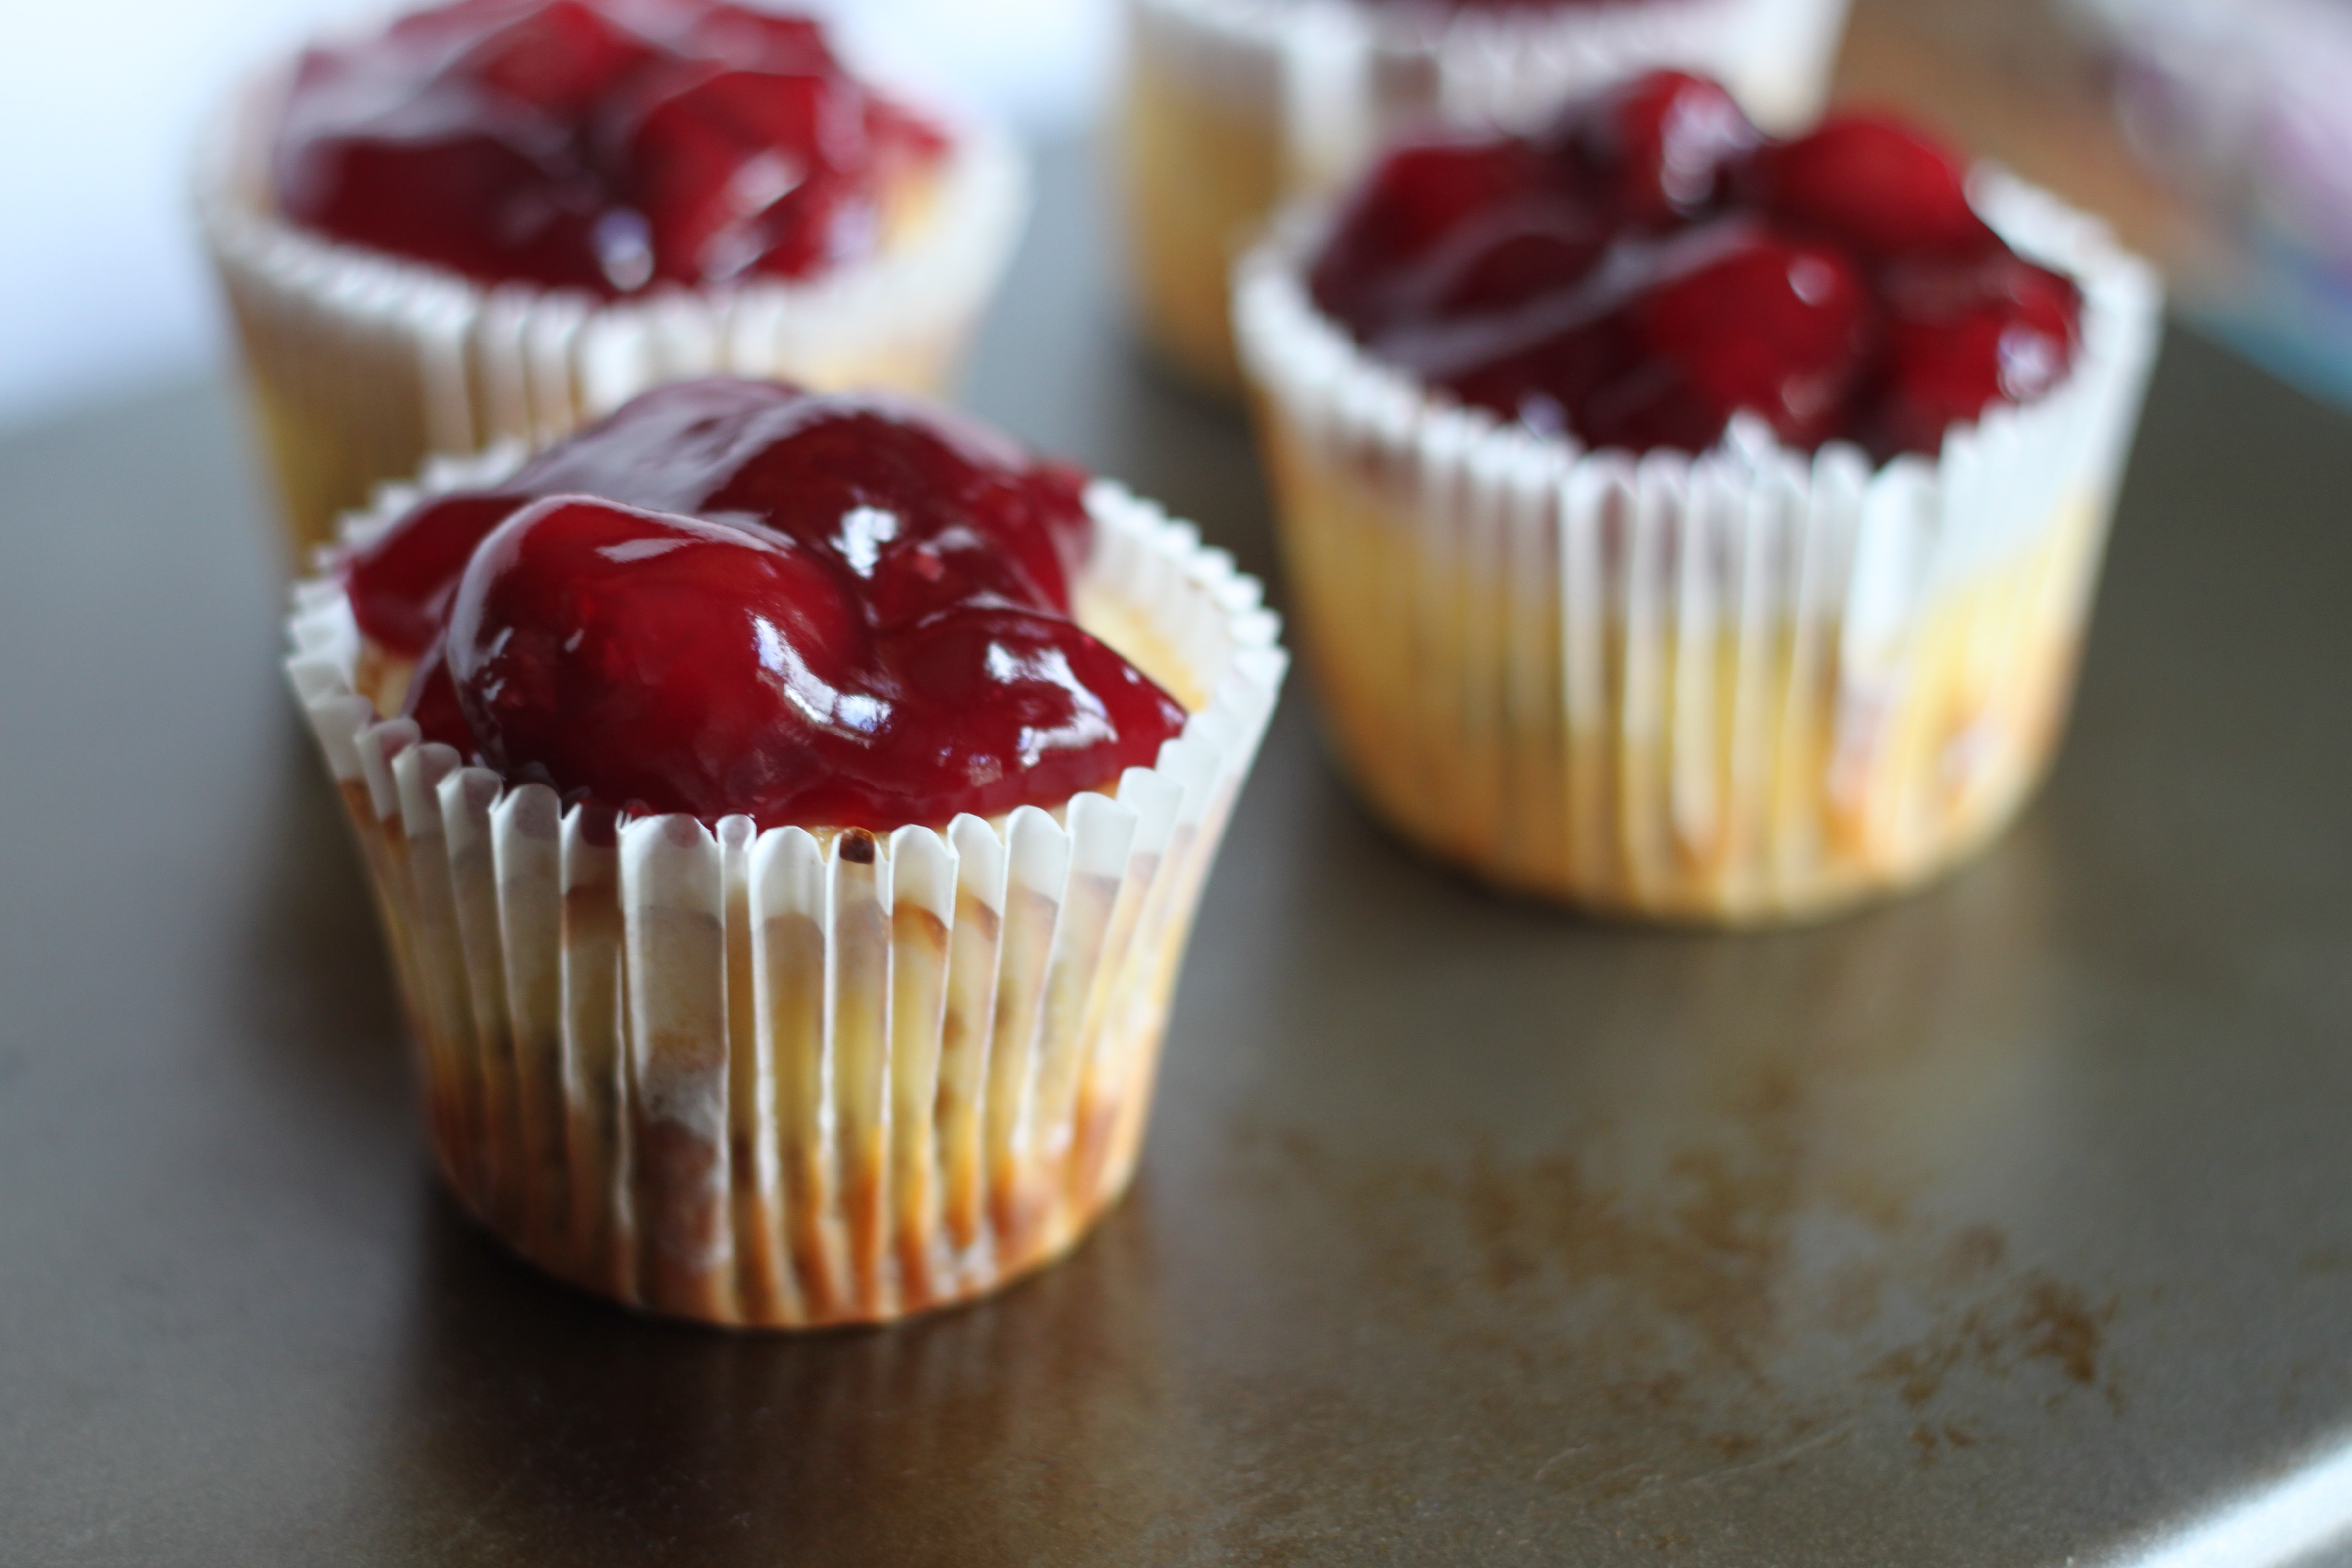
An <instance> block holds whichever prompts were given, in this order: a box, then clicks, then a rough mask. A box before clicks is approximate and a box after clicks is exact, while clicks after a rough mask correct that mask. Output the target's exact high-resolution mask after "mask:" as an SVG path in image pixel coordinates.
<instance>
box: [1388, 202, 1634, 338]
mask: <svg viewBox="0 0 2352 1568" xmlns="http://www.w3.org/2000/svg"><path fill="white" fill-rule="evenodd" d="M1608 241H1609V232H1608V230H1607V229H1606V228H1605V227H1603V226H1602V225H1601V223H1599V222H1597V221H1596V220H1595V219H1594V218H1593V217H1592V216H1591V214H1590V213H1589V212H1588V211H1586V210H1585V209H1582V208H1580V207H1579V206H1577V205H1573V204H1571V203H1568V202H1560V201H1544V202H1528V203H1521V204H1518V205H1514V206H1511V207H1507V208H1505V209H1503V210H1501V211H1498V212H1496V213H1494V214H1492V215H1482V216H1479V217H1477V218H1474V219H1472V220H1471V221H1470V222H1468V223H1465V224H1464V225H1462V226H1460V227H1459V228H1457V229H1456V230H1455V231H1454V234H1453V235H1452V236H1451V237H1449V238H1448V239H1447V240H1446V242H1445V243H1444V244H1443V245H1441V246H1439V247H1437V249H1436V250H1435V252H1434V253H1433V254H1432V255H1431V256H1429V257H1427V258H1424V260H1423V263H1422V264H1421V265H1420V266H1419V267H1417V268H1413V269H1412V272H1411V273H1410V274H1408V278H1409V279H1410V284H1411V286H1410V288H1409V289H1408V290H1407V291H1405V292H1404V294H1403V295H1402V300H1403V302H1404V303H1405V304H1406V305H1407V306H1408V308H1410V307H1411V306H1412V305H1413V304H1416V303H1419V302H1426V308H1427V310H1428V311H1429V312H1430V313H1433V314H1434V315H1437V316H1439V317H1444V318H1453V317H1460V316H1468V315H1476V314H1482V313H1486V312H1491V311H1496V310H1511V309H1514V308H1516V307H1517V306H1521V305H1524V304H1526V303H1528V301H1529V300H1535V299H1538V298H1539V297H1541V296H1543V295H1547V294H1551V293H1554V292H1557V291H1559V290H1560V289H1564V288H1572V287H1574V286H1575V284H1576V283H1578V282H1579V281H1580V280H1581V279H1583V278H1584V276H1585V274H1586V273H1588V272H1590V271H1591V269H1592V265H1593V263H1594V262H1596V261H1598V260H1599V259H1600V258H1601V252H1602V251H1603V250H1605V249H1606V248H1607V247H1608Z"/></svg>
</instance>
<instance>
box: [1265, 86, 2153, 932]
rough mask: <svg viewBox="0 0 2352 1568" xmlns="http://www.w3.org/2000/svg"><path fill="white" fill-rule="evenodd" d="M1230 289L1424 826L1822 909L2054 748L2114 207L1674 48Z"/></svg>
mask: <svg viewBox="0 0 2352 1568" xmlns="http://www.w3.org/2000/svg"><path fill="white" fill-rule="evenodd" d="M1235 287H1236V296H1235V320H1236V326H1237V331H1238V333H1239V337H1240V342H1241V346H1242V350H1243V354H1244V363H1246V365H1247V368H1248V371H1249V374H1250V376H1251V379H1252V382H1253V384H1254V388H1255V394H1256V407H1257V414H1258V417H1259V424H1260V430H1261V434H1262V436H1263V437H1264V442H1265V448H1266V452H1267V456H1268V461H1269V463H1270V465H1271V468H1272V469H1273V477H1274V481H1275V485H1276V492H1277V506H1276V516H1277V530H1278V533H1279V537H1280V543H1281V546H1282V549H1283V552H1284V556H1285V560H1286V567H1287V570H1288V573H1289V578H1290V584H1291V594H1292V600H1293V605H1292V613H1293V615H1294V617H1295V619H1296V621H1297V626H1298V627H1299V637H1300V643H1301V647H1302V648H1303V650H1304V652H1305V654H1306V657H1307V662H1308V666H1309V668H1310V669H1311V671H1312V673H1313V677H1314V680H1315V685H1316V688H1317V691H1318V696H1319V697H1320V699H1321V705H1322V710H1323V714H1324V717H1325V720H1326V726H1327V729H1328V733H1329V736H1330V739H1331V741H1332V743H1333V744H1334V746H1335V748H1336V750H1337V751H1338V752H1339V756H1340V758H1341V759H1342V761H1343V762H1344V763H1345V765H1346V767H1347V769H1348V771H1349V773H1351V774H1352V776H1353V778H1354V780H1355V782H1356V784H1357V785H1358V787H1359V789H1360V792H1361V793H1362V795H1364V796H1365V797H1366V798H1367V799H1368V800H1369V802H1370V804H1371V805H1372V806H1373V807H1374V808H1375V809H1376V810H1377V811H1378V812H1379V813H1380V814H1381V816H1383V817H1385V818H1386V819H1387V820H1388V821H1389V822H1390V823H1391V825H1392V826H1395V827H1396V828H1397V829H1398V830H1400V831H1401V832H1402V833H1403V834H1404V835H1405V836H1406V837H1409V838H1410V839H1412V841H1413V842H1414V843H1416V844H1417V845H1420V846H1422V847H1424V848H1425V849H1427V850H1428V851H1429V852H1431V853H1433V854H1434V855H1436V856H1439V857H1441V858H1445V859H1447V860H1451V861H1453V862H1455V863H1457V864H1459V865H1462V866H1464V867H1466V868H1470V869H1472V870H1474V871H1475V872H1476V873H1478V874H1479V875H1481V876H1483V877H1485V878H1486V879H1490V880H1492V881H1494V882H1496V883H1498V884H1501V885H1503V886H1505V887H1507V888H1511V889H1520V890H1524V891H1527V892H1531V893H1535V894H1539V895H1543V896H1548V897H1551V898H1556V899H1560V900H1570V901H1573V902H1575V903H1578V904H1580V905H1584V906H1587V907H1590V908H1592V909H1596V910H1607V911H1612V912H1616V913H1621V914H1627V915H1635V916H1648V917H1657V918H1664V919H1674V920H1691V921H1728V922H1751V921H1771V920H1775V919H1782V918H1790V917H1801V916H1806V915H1811V914H1817V913H1821V912H1824V911H1828V910H1834V909H1836V908H1839V907H1841V906H1843V905H1846V904H1849V903H1851V902H1853V901H1855V900H1861V899H1864V898H1866V897H1869V896H1872V895H1875V894H1882V893H1887V892H1891V891H1894V890H1896V889H1903V888H1906V887H1908V886H1911V885H1913V884H1915V883H1916V882H1918V881H1920V880H1921V879H1925V878H1927V877H1930V876H1932V875H1933V874H1935V873H1936V872H1937V871H1938V870H1940V869H1942V868H1945V867H1948V866H1949V865H1951V864H1952V863H1954V862H1955V861H1957V860H1958V859H1959V858H1963V857H1965V856H1966V855H1968V854H1969V852H1970V851H1971V850H1972V849H1974V848H1976V847H1978V846H1979V845H1981V844H1983V843H1984V842H1986V841H1987V840H1988V839H1989V838H1990V837H1992V836H1993V835H1994V834H1996V833H1997V832H1998V831H1999V830H2000V827H2001V826H2002V825H2003V824H2004V823H2005V822H2006V821H2007V820H2008V819H2009V818H2010V816H2011V815H2012V814H2013V813H2014V812H2015V811H2016V809H2017V807H2018V805H2019V804H2020V802H2021V800H2022V799H2023V797H2024V796H2025V795H2027V793H2028V792H2029V791H2030V790H2031V788H2032V785H2033V784H2034V783H2035V782H2036V780H2037V779H2038V778H2039V777H2040V775H2041V774H2042V772H2043V770H2044V768H2045V766H2046V764H2047V763H2048V761H2049V758H2050V755H2051V752H2052V751H2053V748H2054V747H2055V745H2056V743H2057V741H2058V738H2059V734H2060V731H2061V730H2062V728H2063V721H2064V718H2065V712H2066V709H2067V705H2068V701H2069V699H2070V695H2071V691H2072V687H2073V683H2074V667H2075V660H2076V653H2077V649H2078V646H2079V644H2080V641H2081V638H2082V636H2083V632H2084V626H2085V623H2086V620H2087V617H2088V615H2089V610H2090V605H2091V599H2092V595H2093V591H2094V588H2095V581H2096V577H2097V573H2098V566H2099V561H2100V556H2101V552H2102V548H2103V545H2104V541H2105V532H2106V529H2107V524H2108V520H2109V514H2110V511H2111V509H2112V505H2113V501H2114V496H2115V489H2116V481H2117V478H2118V472H2119V469H2120V468H2121V465H2122V460H2123V458H2124V457H2125V455H2126V451H2127V448H2128V446H2129V443H2130V437H2131V432H2132V429H2133V426H2134V423H2135V421H2136V419H2137V412H2138V406H2139V403H2140V398H2141V395H2142V392H2143V389H2144V385H2145V382H2146V378H2147V370H2148V367H2149V363H2150V361H2151V358H2152V355H2153V350H2154V345H2155V342H2156V338H2157V333H2158V310H2159V304H2160V298H2159V294H2160V290H2159V286H2158V282H2157V279H2156V278H2155V276H2154V274H2153V273H2152V272H2151V271H2150V270H2149V268H2147V267H2146V266H2145V265H2143V264H2142V263H2140V262H2138V261H2137V260H2135V259H2133V258H2130V257H2128V256H2126V255H2125V254H2123V253H2122V252H2120V251H2118V250H2117V249H2116V247H2115V246H2114V244H2113V243H2112V241H2111V239H2110V237H2108V235H2107V232H2106V231H2105V228H2104V227H2102V226H2100V225H2099V224H2098V223H2097V222H2096V221H2095V220H2093V219H2091V218H2088V217H2085V216H2082V215H2080V214H2077V213H2074V212H2071V211H2069V210H2067V209H2066V208H2065V207H2063V205H2060V204H2059V203H2058V202H2057V201H2056V200H2055V199H2054V198H2053V197H2050V196H2048V195H2043V194H2042V193H2040V192H2037V191H2034V190H2032V189H2031V188H2029V187H2027V186H2025V185H2023V184H2020V183H2018V182H2017V181H2015V180H2013V179H2011V178H2009V177H2006V176H2004V175H2002V174H2000V173H1998V172H1996V171H1992V170H1990V169H1979V170H1977V171H1976V172H1975V173H1974V174H1972V175H1971V174H1969V173H1968V172H1967V171H1965V170H1964V169H1963V168H1962V167H1961V166H1960V165H1959V164H1958V163H1957V162H1956V161H1954V160H1953V159H1952V158H1951V157H1950V156H1949V155H1948V153H1945V152H1944V151H1943V150H1942V149H1940V148H1939V147H1937V146H1936V145H1935V144H1934V143H1933V142H1930V141H1928V140H1927V138H1925V137H1924V136H1922V135H1920V134H1919V133H1917V132H1914V131H1912V130H1910V129H1908V128H1907V127H1905V126H1903V125H1901V124H1900V123H1898V122H1895V121H1889V120H1885V119H1883V118H1878V117H1873V116H1863V115H1853V116H1844V117H1841V118H1837V119H1832V121H1827V122H1825V123H1824V124H1823V125H1822V126H1821V127H1820V128H1819V129H1818V130H1817V131H1815V132H1812V133H1811V134H1809V135H1807V136H1805V137H1802V138H1800V139H1798V140H1795V141H1790V142H1776V141H1772V140H1770V139H1767V138H1762V137H1760V136H1759V134H1758V133H1757V132H1755V131H1754V130H1753V129H1752V128H1751V127H1748V126H1747V125H1746V124H1745V123H1744V122H1743V121H1739V120H1738V118H1737V115H1736V112H1733V111H1731V110H1729V103H1728V100H1727V99H1724V98H1723V97H1722V96H1721V94H1720V92H1719V89H1714V88H1713V87H1711V86H1710V84H1707V83H1706V82H1703V81H1700V80H1697V79H1692V78H1688V77H1681V76H1675V75H1672V74H1660V75H1658V76H1654V77H1651V78H1646V79H1642V80H1641V81H1638V82H1636V83H1634V84H1632V85H1631V86H1628V87H1624V88H1621V89H1612V91H1610V92H1608V93H1604V94H1602V95H1600V96H1599V97H1597V98H1594V99H1589V100H1580V101H1579V102H1578V103H1576V104H1574V105H1572V106H1570V108H1569V109H1568V110H1565V111H1564V112H1563V113H1562V115H1561V116H1560V118H1559V120H1558V121H1556V122H1555V123H1554V124H1553V125H1552V126H1551V127H1549V128H1548V129H1547V130H1546V131H1545V132H1542V133H1540V134H1538V135H1535V136H1531V137H1524V138H1513V137H1488V138H1473V137H1455V138H1452V139H1439V140H1428V141H1423V142H1416V143H1407V144H1404V145H1402V146H1400V147H1399V148H1398V149H1397V150H1395V151H1394V152H1393V153H1391V155H1390V157H1389V158H1388V160H1387V161H1385V162H1384V163H1382V164H1381V167H1380V169H1379V170H1378V171H1377V172H1376V173H1375V174H1373V175H1372V176H1371V177H1370V178H1369V179H1368V180H1367V181H1366V182H1365V184H1363V185H1362V186H1361V187H1360V189H1359V190H1358V191H1357V193H1356V194H1355V195H1354V196H1353V198H1352V200H1351V203H1350V205H1349V206H1348V207H1347V208H1346V209H1345V210H1344V211H1343V212H1341V213H1339V215H1337V216H1333V215H1331V214H1328V213H1321V214H1318V213H1315V212H1303V213H1300V214H1297V215H1296V216H1295V219H1294V221H1292V222H1290V223H1288V224H1287V225H1286V226H1285V227H1284V228H1283V229H1282V231H1281V232H1280V233H1279V234H1278V235H1276V237H1274V238H1272V239H1271V240H1269V241H1268V242H1267V243H1266V244H1265V246H1264V247H1262V248H1260V249H1259V250H1258V251H1256V252H1255V253H1254V254H1253V255H1252V256H1251V257H1250V258H1248V259H1247V260H1246V262H1245V263H1244V265H1243V266H1242V267H1241V268H1239V270H1238V272H1237V276H1236V285H1235Z"/></svg>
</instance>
